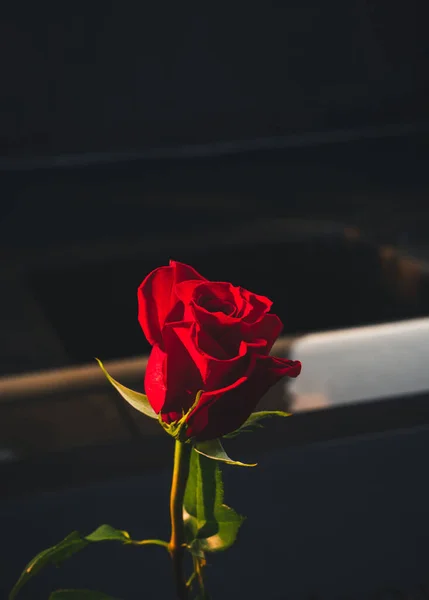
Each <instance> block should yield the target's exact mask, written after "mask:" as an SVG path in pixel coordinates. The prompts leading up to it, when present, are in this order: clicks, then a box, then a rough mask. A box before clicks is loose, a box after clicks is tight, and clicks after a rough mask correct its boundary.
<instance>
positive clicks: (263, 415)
mask: <svg viewBox="0 0 429 600" xmlns="http://www.w3.org/2000/svg"><path fill="white" fill-rule="evenodd" d="M290 416H291V414H290V413H287V412H283V411H282V410H261V411H259V412H254V413H252V414H251V415H250V417H249V418H248V419H247V421H245V422H244V423H243V425H242V426H241V427H239V428H238V429H236V430H235V431H233V432H231V433H228V434H227V435H224V436H223V437H224V438H234V437H236V436H237V435H239V434H240V433H247V432H251V431H252V430H253V429H256V428H258V427H261V428H262V427H263V425H262V424H261V423H260V421H261V420H262V419H267V418H269V417H290Z"/></svg>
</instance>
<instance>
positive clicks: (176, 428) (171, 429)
mask: <svg viewBox="0 0 429 600" xmlns="http://www.w3.org/2000/svg"><path fill="white" fill-rule="evenodd" d="M203 393H204V391H203V390H200V391H199V392H198V393H197V395H196V396H195V400H194V403H193V404H192V406H191V408H190V409H189V410H188V411H186V413H185V412H184V411H182V417H181V418H180V419H179V420H178V421H173V423H164V421H163V420H162V418H161V414H160V415H159V417H158V418H159V422H160V424H161V426H162V427H163V429H165V431H166V432H167V433H168V435H171V436H172V437H173V438H174V439H177V440H179V441H181V442H191V440H190V439H189V438H188V437H187V436H186V429H187V427H188V424H187V419H188V416H189V415H190V414H191V412H192V411H193V410H194V408H195V407H196V406H197V405H198V403H199V401H200V398H201V394H203Z"/></svg>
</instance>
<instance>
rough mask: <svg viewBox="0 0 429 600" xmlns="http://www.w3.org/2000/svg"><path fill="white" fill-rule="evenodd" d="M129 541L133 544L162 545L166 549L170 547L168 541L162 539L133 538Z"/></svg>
mask: <svg viewBox="0 0 429 600" xmlns="http://www.w3.org/2000/svg"><path fill="white" fill-rule="evenodd" d="M131 543H132V544H133V545H134V546H147V545H149V544H153V545H155V546H162V547H163V548H167V549H169V548H170V546H169V544H168V542H164V541H162V540H140V541H137V540H133V541H132V542H131Z"/></svg>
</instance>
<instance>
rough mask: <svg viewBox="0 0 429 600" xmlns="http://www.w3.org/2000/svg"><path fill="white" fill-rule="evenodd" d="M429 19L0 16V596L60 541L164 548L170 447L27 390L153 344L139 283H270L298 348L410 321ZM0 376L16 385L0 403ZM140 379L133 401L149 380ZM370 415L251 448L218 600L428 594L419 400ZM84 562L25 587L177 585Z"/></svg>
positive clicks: (424, 198) (363, 13)
mask: <svg viewBox="0 0 429 600" xmlns="http://www.w3.org/2000/svg"><path fill="white" fill-rule="evenodd" d="M424 7H425V5H424V3H423V2H421V1H420V2H419V1H417V0H415V1H414V2H407V3H406V2H405V1H403V0H398V1H396V2H388V1H387V0H379V1H377V2H375V1H370V0H356V1H351V2H341V1H340V0H335V1H334V0H329V1H327V2H323V3H319V2H316V0H303V1H301V2H284V3H280V2H272V3H266V2H264V3H254V4H243V5H240V4H236V3H230V4H228V5H224V6H223V5H222V4H219V3H217V4H216V5H215V4H209V5H207V4H199V5H192V6H191V5H183V3H182V4H174V3H170V2H156V3H146V4H144V3H137V2H119V1H117V2H95V1H94V2H91V3H85V2H81V1H76V2H74V3H73V4H69V3H58V2H41V3H38V4H34V3H30V2H26V1H17V2H13V3H7V4H6V5H5V6H3V7H2V14H1V18H0V57H1V58H0V67H1V72H0V75H1V77H0V82H1V84H0V400H2V402H0V450H1V452H2V454H0V457H2V458H1V460H0V481H1V496H2V497H1V499H0V504H1V508H0V524H1V526H0V529H1V531H2V532H3V538H4V540H3V543H2V544H1V548H2V550H1V554H2V555H3V557H4V558H2V561H1V565H0V590H1V592H2V593H3V594H4V595H6V593H7V590H8V589H9V588H10V586H11V583H12V582H13V581H14V580H15V579H16V577H17V575H18V573H19V572H20V570H21V569H22V567H23V566H24V565H25V563H26V562H27V561H28V559H29V558H30V556H31V555H32V554H34V553H35V552H37V551H38V550H40V549H41V548H42V547H44V546H46V545H48V544H50V543H53V542H55V541H57V540H59V539H61V538H62V537H64V536H65V535H66V534H67V533H68V531H69V530H71V529H74V528H78V529H82V530H83V531H84V532H85V533H86V532H87V531H88V532H89V531H90V530H92V529H94V528H95V527H96V526H97V525H98V524H99V523H101V522H103V521H107V522H111V523H112V525H115V526H118V527H123V528H125V529H128V530H130V531H131V532H132V533H134V532H136V534H139V532H141V535H142V536H145V535H146V534H147V535H154V536H158V535H159V536H161V535H163V531H164V535H167V534H168V531H167V528H168V523H167V516H166V512H165V502H164V501H163V500H162V498H164V500H165V498H166V496H165V494H166V492H167V488H168V478H169V474H168V473H167V471H166V466H167V464H168V461H169V460H170V458H171V457H170V454H171V452H170V450H171V449H170V448H169V447H168V440H164V439H162V436H158V435H156V434H155V433H153V432H152V431H151V430H148V429H146V428H145V427H146V426H145V425H141V422H140V421H139V420H138V416H136V414H137V413H131V412H130V411H128V412H127V409H125V411H124V408H123V405H122V404H118V402H117V400H118V399H117V398H116V396H114V395H112V392H111V390H109V389H108V388H107V386H106V387H104V388H102V386H98V387H96V388H91V389H90V388H88V389H86V388H85V386H84V385H83V386H82V387H81V389H77V388H73V389H72V390H69V391H67V390H65V391H64V390H63V392H62V393H61V394H59V395H58V397H57V396H56V395H52V394H49V393H48V392H46V391H45V392H43V393H39V394H37V393H35V392H34V390H28V389H26V387H25V384H24V379H25V375H26V374H28V373H29V372H35V371H36V372H37V371H41V370H42V371H43V370H46V369H53V368H60V367H71V366H74V365H87V364H89V363H91V361H92V358H93V356H100V357H101V358H102V359H103V360H108V359H121V358H128V357H133V356H140V355H143V354H144V353H146V352H147V351H148V349H149V348H148V345H147V344H146V341H145V339H144V337H143V335H142V333H141V331H140V329H139V327H138V324H137V320H136V297H135V293H136V287H137V285H138V284H139V283H140V282H141V280H142V279H143V278H144V277H145V275H146V274H147V273H148V272H149V271H150V270H151V269H153V268H155V267H157V266H159V265H161V264H166V262H167V261H168V260H169V259H170V258H174V259H176V260H182V261H184V262H189V263H190V264H193V265H194V266H195V267H196V268H197V269H199V270H200V271H201V272H202V273H203V274H204V275H205V276H207V277H208V278H213V279H226V280H231V281H232V282H234V283H237V284H240V285H243V286H245V287H248V288H250V289H252V290H255V291H257V292H260V293H264V294H266V295H268V296H269V297H270V298H272V299H273V300H274V307H275V310H276V312H277V313H278V314H279V315H280V316H281V318H282V320H283V321H284V324H285V330H284V331H285V333H286V334H288V335H292V336H294V335H300V334H302V333H305V332H312V331H321V330H330V329H335V328H343V327H350V326H359V325H364V324H368V323H381V322H386V321H393V320H396V319H406V318H412V317H417V316H427V314H428V312H429V275H428V273H429V267H428V262H427V261H428V259H429V244H428V242H427V239H428V235H427V234H428V225H429V210H428V206H429V204H428V194H429V175H428V168H427V165H428V158H429V150H428V149H429V147H428V132H429V114H428V113H429V103H428V89H429V69H428V66H429V65H428V57H429V42H428V36H427V26H426V20H425V18H424V11H423V9H424ZM380 358H381V357H380ZM416 361H420V362H421V365H422V368H426V361H425V359H424V357H419V356H416ZM12 375H17V376H22V377H23V379H22V381H23V384H22V395H21V396H20V397H15V398H13V399H12V398H11V397H5V395H3V397H2V394H5V392H4V390H5V389H6V387H5V385H4V384H5V382H6V383H7V381H9V380H8V377H10V376H12ZM134 379H135V381H134V382H133V383H135V386H134V387H137V386H139V385H140V386H142V380H143V373H141V377H140V374H139V373H137V376H136V375H135V376H134ZM18 381H21V380H18ZM125 383H127V382H125ZM376 400H379V399H374V402H370V403H368V405H367V406H366V407H363V406H356V407H340V408H338V409H336V410H333V409H332V410H330V409H327V410H325V411H319V412H318V413H316V412H313V413H306V414H302V415H297V416H296V418H294V419H290V420H288V423H287V425H286V426H285V427H284V426H283V425H282V427H284V428H280V429H278V428H277V430H276V435H274V434H273V430H271V429H269V430H268V431H267V432H266V435H265V436H263V437H259V438H258V439H256V437H255V438H252V440H251V441H249V442H247V446H244V454H246V453H248V455H249V457H250V458H249V459H251V460H253V459H256V460H258V458H259V457H261V459H260V463H261V466H260V467H259V468H258V470H257V471H255V472H254V473H249V472H247V471H246V472H244V471H242V472H240V473H236V472H234V473H233V472H232V470H231V469H230V470H226V475H225V478H226V490H227V491H226V493H227V498H226V499H227V502H229V503H230V504H231V505H232V506H234V507H235V508H237V510H238V511H242V512H243V513H244V514H246V515H248V516H249V520H248V522H246V523H245V525H244V527H243V531H242V539H240V542H239V544H237V546H236V547H234V548H233V549H232V550H230V552H231V554H229V553H228V554H225V555H223V556H219V557H216V558H214V559H213V561H211V563H212V564H213V566H210V568H209V575H208V576H209V580H210V585H211V588H212V589H213V593H214V595H215V598H216V597H219V598H221V597H222V598H225V600H226V598H229V597H238V596H237V594H239V595H240V593H242V592H240V590H239V589H238V585H239V584H241V583H242V582H245V583H244V586H245V589H246V590H247V591H248V593H250V592H251V591H253V592H254V594H255V597H263V596H264V597H266V598H267V599H271V598H272V599H273V600H274V599H276V598H279V600H280V598H287V597H290V598H295V597H296V598H299V597H300V594H301V595H304V597H308V594H310V593H314V594H315V597H319V596H320V597H321V598H329V599H330V600H331V599H332V598H337V597H338V598H339V597H342V596H341V594H343V595H344V594H348V595H349V597H350V598H355V597H356V598H364V597H365V598H367V597H372V596H374V595H375V593H376V592H375V591H374V590H375V589H381V588H386V587H391V588H395V589H403V590H407V591H408V590H410V591H411V590H417V588H418V586H419V585H421V584H423V583H427V582H428V581H429V573H428V569H427V564H428V559H429V554H428V550H427V549H428V544H429V537H428V526H427V523H428V520H427V499H428V485H427V477H426V471H427V466H426V463H427V449H428V434H427V423H428V422H429V418H428V410H427V397H426V396H425V395H423V396H422V397H420V398H418V399H417V400H416V399H410V398H408V397H404V398H398V399H394V400H392V399H391V400H390V401H389V402H387V401H379V402H376ZM278 402H280V400H279V399H278ZM281 402H283V398H281ZM383 402H384V403H383ZM276 407H277V408H284V405H283V404H281V405H280V404H279V405H278V406H276ZM380 432H384V433H380ZM161 433H162V432H161ZM366 434H368V435H366ZM369 434H370V435H369ZM359 436H360V437H359ZM341 438H342V439H341ZM253 439H254V440H255V441H253ZM335 440H336V441H335ZM315 442H318V443H315ZM241 443H242V442H241V441H240V442H237V443H236V446H235V449H236V450H237V452H236V454H237V457H238V458H240V457H241V455H240V452H241V450H240V448H242V447H243V446H241ZM8 452H9V454H8ZM8 456H9V458H7V457H8ZM5 457H6V458H5ZM10 457H12V458H10ZM47 490H49V491H47ZM163 502H164V504H163ZM266 514H269V515H272V514H276V518H275V519H272V520H271V521H270V522H269V523H268V525H267V524H266V522H265V521H264V519H263V518H261V515H263V516H264V518H265V515H266ZM124 515H125V517H124ZM123 518H126V520H127V522H126V523H125V522H120V520H121V519H123ZM151 528H152V529H151ZM166 531H167V533H165V532H166ZM23 540H25V543H24V542H23ZM255 540H256V541H257V543H258V544H260V546H258V548H257V549H255V548H254V547H253V546H252V543H254V542H255ZM240 548H241V549H240ZM92 550H94V551H93V552H92ZM97 550H98V549H97V548H96V549H91V551H89V557H88V562H86V561H85V557H84V556H83V555H82V557H77V558H76V559H75V561H70V563H69V564H68V565H67V566H66V567H65V568H64V570H63V569H62V570H60V571H58V572H55V574H52V572H50V573H47V574H46V576H43V577H41V578H40V580H39V581H38V582H36V583H35V584H34V587H32V586H31V584H30V585H29V587H28V589H27V590H26V592H25V593H27V594H28V596H25V594H24V595H23V597H28V598H32V599H33V600H34V599H36V600H38V598H39V597H40V598H41V600H42V598H45V597H46V594H47V590H48V589H50V588H51V586H52V585H54V584H55V585H58V586H59V585H67V584H76V585H78V584H79V583H80V584H81V585H85V586H87V587H94V588H95V587H99V589H104V590H105V591H106V592H107V591H111V592H112V593H116V594H119V595H120V594H121V593H122V592H123V595H124V597H126V598H128V597H129V598H130V599H131V598H133V597H140V595H141V594H140V592H139V591H138V592H136V589H137V588H138V587H139V583H140V582H137V583H136V581H135V579H134V575H135V574H136V573H138V574H139V577H140V573H141V572H143V571H145V569H146V567H147V572H150V573H152V572H153V570H154V568H155V567H157V568H158V567H159V573H161V575H160V576H161V577H162V579H163V582H164V579H165V584H166V585H167V584H168V581H169V580H167V578H164V577H163V573H164V571H163V569H165V568H166V567H168V564H166V562H167V561H164V562H162V560H161V559H162V558H165V557H162V551H161V550H160V551H159V552H160V554H159V557H160V560H159V562H152V560H153V561H156V560H157V559H156V558H155V557H154V556H153V553H154V552H155V551H153V552H152V551H151V550H150V549H146V550H147V552H146V554H143V553H139V552H137V554H133V558H131V551H130V549H123V548H116V547H115V548H113V549H108V548H102V549H101V550H100V553H97ZM127 551H128V553H129V555H130V558H129V559H127ZM122 553H125V554H122ZM146 557H147V558H146ZM145 560H147V561H148V562H147V563H145ZM134 561H135V562H134ZM139 561H140V562H139ZM107 564H108V565H109V567H108V568H107V570H106V565H107ZM84 565H86V567H84ZM111 565H115V566H116V567H117V568H112V567H111ZM85 569H86V570H85ZM91 569H92V570H91ZM145 572H146V571H145ZM124 582H126V583H124ZM126 586H128V588H127V587H126ZM246 586H247V587H246ZM226 587H228V590H229V591H228V593H226V592H225V589H224V588H226ZM1 592H0V594H1ZM149 592H150V593H152V591H151V590H149V589H148V593H149ZM153 593H155V592H153ZM162 593H166V594H169V593H170V591H169V590H167V588H165V589H164V588H162ZM387 593H388V592H386V595H387ZM392 593H393V592H392ZM38 594H39V595H38ZM137 594H140V595H139V596H138V595H137ZM216 594H217V596H216ZM228 594H229V595H228ZM371 595H372V596H371ZM148 597H153V596H151V595H149V596H148ZM166 597H167V596H166ZM379 597H380V598H382V597H383V596H381V595H380V596H379ZM386 597H388V596H386Z"/></svg>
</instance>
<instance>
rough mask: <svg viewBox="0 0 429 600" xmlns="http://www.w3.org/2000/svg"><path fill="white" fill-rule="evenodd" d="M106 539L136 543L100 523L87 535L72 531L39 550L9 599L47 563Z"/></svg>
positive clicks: (49, 563) (56, 563)
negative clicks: (53, 544) (44, 548)
mask: <svg viewBox="0 0 429 600" xmlns="http://www.w3.org/2000/svg"><path fill="white" fill-rule="evenodd" d="M107 541H116V542H122V543H123V544H133V543H134V544H135V543H138V542H134V541H133V540H131V538H130V534H129V533H128V532H126V531H122V530H120V529H115V528H114V527H111V526H110V525H101V526H100V527H98V528H97V529H96V530H95V531H93V532H92V533H90V534H89V535H87V536H82V535H81V534H80V533H79V532H78V531H73V532H72V533H70V534H69V535H68V536H67V537H66V538H64V539H63V540H62V541H61V542H59V543H58V544H56V545H55V546H51V547H50V548H47V549H46V550H42V552H39V554H37V555H36V556H35V557H34V558H33V559H32V560H30V562H29V563H28V564H27V566H26V567H25V569H24V570H23V572H22V573H21V575H20V577H19V579H18V581H17V582H16V583H15V585H14V587H13V589H12V591H11V592H10V594H9V600H13V599H14V598H15V597H16V595H17V594H18V592H19V590H20V589H21V588H22V587H23V586H24V585H25V584H26V583H27V581H29V580H30V579H31V578H32V577H34V576H35V575H37V573H39V571H41V570H42V569H43V568H44V567H47V566H48V565H55V566H59V565H60V564H61V563H62V562H64V561H65V560H67V559H68V558H70V557H71V556H73V555H74V554H76V553H77V552H79V551H80V550H83V549H84V548H86V547H87V546H88V545H89V544H91V543H96V542H107Z"/></svg>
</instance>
